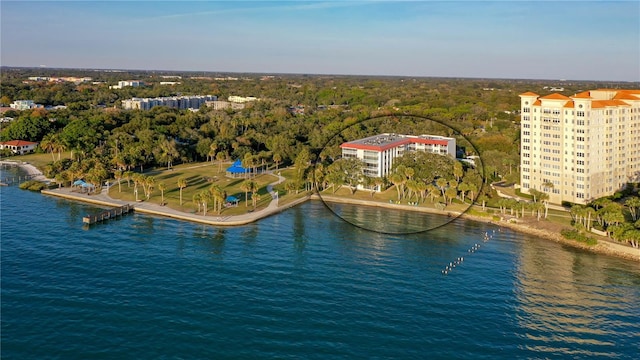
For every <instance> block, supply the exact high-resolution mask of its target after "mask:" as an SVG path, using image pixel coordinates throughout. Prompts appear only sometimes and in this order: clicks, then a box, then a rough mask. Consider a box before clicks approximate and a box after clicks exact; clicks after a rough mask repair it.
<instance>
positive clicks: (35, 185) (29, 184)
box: [20, 180, 47, 191]
mask: <svg viewBox="0 0 640 360" xmlns="http://www.w3.org/2000/svg"><path fill="white" fill-rule="evenodd" d="M46 187H47V185H46V184H45V183H43V182H40V181H37V180H29V181H25V182H23V183H22V184H20V189H23V190H30V191H40V190H42V189H44V188H46Z"/></svg>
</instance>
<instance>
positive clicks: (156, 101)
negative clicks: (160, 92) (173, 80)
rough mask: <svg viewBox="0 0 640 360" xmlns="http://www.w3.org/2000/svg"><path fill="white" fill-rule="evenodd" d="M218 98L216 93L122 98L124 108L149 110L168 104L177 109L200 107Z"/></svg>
mask: <svg viewBox="0 0 640 360" xmlns="http://www.w3.org/2000/svg"><path fill="white" fill-rule="evenodd" d="M217 98H218V97H217V96H215V95H194V96H169V97H158V98H131V99H128V100H122V108H123V109H127V110H131V109H138V110H149V109H151V108H153V107H154V106H167V107H170V108H175V109H199V108H200V106H202V105H203V104H205V103H206V102H208V101H215V100H216V99H217Z"/></svg>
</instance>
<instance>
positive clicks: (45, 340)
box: [0, 187, 640, 359]
mask: <svg viewBox="0 0 640 360" xmlns="http://www.w3.org/2000/svg"><path fill="white" fill-rule="evenodd" d="M0 201H1V202H0V220H1V229H0V230H1V233H0V236H1V240H2V243H1V245H2V248H1V250H2V251H1V271H2V272H1V276H2V279H1V280H2V283H1V286H2V288H1V290H2V294H1V295H2V297H1V305H2V308H1V311H2V313H1V325H2V328H1V330H2V334H1V341H2V343H1V356H2V359H48V358H53V359H87V358H91V359H121V358H139V359H163V358H184V359H191V358H211V359H223V358H228V359H243V358H244V359H255V358H291V359H301V358H322V359H325V358H366V359H386V358H474V359H476V358H487V359H495V358H509V359H511V358H593V357H598V358H616V359H621V358H628V359H632V358H637V355H638V354H640V340H639V339H640V266H639V265H638V263H635V262H631V261H627V260H622V259H617V258H611V257H606V256H600V255H593V254H589V253H585V252H581V251H577V250H574V249H571V248H565V247H563V246H561V245H558V244H555V243H553V242H548V241H543V240H539V239H536V238H533V237H529V236H525V235H522V234H518V233H515V232H512V231H509V230H506V229H504V230H502V231H499V229H498V228H497V227H495V226H492V225H489V224H479V223H474V222H469V221H463V220H456V221H454V222H453V223H451V224H449V225H447V226H445V227H442V228H439V229H437V230H435V231H430V232H427V233H422V234H414V235H404V236H400V235H397V236H394V235H381V234H376V233H372V232H367V231H364V230H361V229H358V228H356V227H354V226H352V225H350V224H348V223H345V222H344V221H342V220H340V219H339V218H337V217H336V216H334V215H333V214H332V213H331V212H330V211H328V210H327V209H326V208H325V207H324V206H323V205H322V203H321V202H317V201H315V202H308V203H305V204H303V205H301V206H298V207H296V208H294V209H291V210H288V211H285V212H283V213H281V214H278V215H276V216H272V217H270V218H267V219H264V220H261V221H259V222H258V223H255V224H252V225H248V226H243V227H234V228H216V227H212V226H204V225H199V224H193V223H187V222H179V221H174V220H170V219H164V218H158V217H151V216H147V215H140V214H132V215H129V216H126V217H124V218H122V219H119V220H112V221H109V222H107V223H105V224H100V225H96V226H92V227H91V228H89V229H83V226H82V221H81V217H82V215H84V214H86V213H89V212H96V211H97V210H98V209H97V208H95V207H92V206H89V205H85V204H78V203H74V202H69V201H65V200H61V199H56V198H52V197H47V196H42V195H40V194H36V193H31V192H27V191H22V190H19V189H18V188H16V187H2V188H0ZM367 211H369V212H371V214H370V215H371V217H372V218H388V217H386V216H385V213H384V211H385V210H382V209H368V210H367ZM365 215H366V214H365ZM402 221H404V222H408V223H410V222H411V221H412V215H411V214H407V218H406V219H402ZM494 230H495V233H494V232H493V231H494ZM485 231H487V232H489V233H490V234H492V237H491V238H490V240H489V241H487V242H483V239H482V234H483V233H484V232H485ZM475 244H479V245H480V248H479V249H478V250H477V251H475V252H473V253H471V252H469V250H470V249H471V248H472V247H473V246H474V245H475ZM458 257H464V261H463V262H462V263H461V265H459V266H457V267H456V268H455V269H453V271H451V272H450V273H449V274H448V275H443V274H442V270H443V269H444V268H445V266H446V265H448V264H449V263H450V262H453V261H455V259H457V258H458Z"/></svg>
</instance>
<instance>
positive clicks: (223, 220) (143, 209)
mask: <svg viewBox="0 0 640 360" xmlns="http://www.w3.org/2000/svg"><path fill="white" fill-rule="evenodd" d="M270 175H273V176H276V177H277V178H278V180H277V181H275V182H273V183H271V184H269V185H267V191H268V192H269V194H270V195H271V202H270V203H269V205H268V206H267V207H266V208H264V209H261V210H258V211H253V212H248V213H246V214H240V215H232V216H218V215H207V216H204V215H200V214H195V213H187V212H184V211H179V210H175V209H172V208H169V207H166V206H161V205H159V204H154V203H151V202H145V201H141V202H136V203H134V207H135V211H137V212H140V213H145V214H152V215H158V216H166V217H170V218H173V219H178V220H187V221H192V222H198V223H203V224H209V225H218V226H237V225H245V224H249V223H252V222H254V221H256V220H259V219H262V218H265V217H267V216H271V215H273V214H276V213H278V212H281V211H283V210H286V209H288V208H290V207H292V206H296V205H298V204H300V203H303V202H304V201H306V200H307V199H308V197H303V198H300V199H297V200H295V201H292V202H290V203H287V204H286V205H283V206H279V204H278V202H279V201H278V193H277V192H275V191H274V190H273V186H274V185H278V184H280V183H281V182H283V181H284V180H285V179H284V177H282V176H280V175H276V174H273V173H270ZM42 194H45V195H51V196H57V197H62V198H65V199H70V200H76V201H83V202H88V203H92V204H96V205H101V206H110V207H117V206H124V205H128V204H131V203H130V202H127V201H122V200H117V199H113V198H111V197H110V196H109V195H108V192H107V189H103V190H102V192H100V193H99V194H87V193H81V192H77V191H74V190H73V189H72V188H66V187H65V188H58V189H52V190H43V191H42Z"/></svg>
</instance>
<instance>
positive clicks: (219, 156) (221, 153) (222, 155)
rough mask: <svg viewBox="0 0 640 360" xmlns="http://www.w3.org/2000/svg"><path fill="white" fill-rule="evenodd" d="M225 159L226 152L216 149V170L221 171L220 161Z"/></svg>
mask: <svg viewBox="0 0 640 360" xmlns="http://www.w3.org/2000/svg"><path fill="white" fill-rule="evenodd" d="M226 159H227V153H226V152H224V151H218V153H217V154H216V160H218V171H222V162H223V161H225V160H226Z"/></svg>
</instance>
